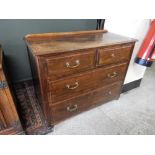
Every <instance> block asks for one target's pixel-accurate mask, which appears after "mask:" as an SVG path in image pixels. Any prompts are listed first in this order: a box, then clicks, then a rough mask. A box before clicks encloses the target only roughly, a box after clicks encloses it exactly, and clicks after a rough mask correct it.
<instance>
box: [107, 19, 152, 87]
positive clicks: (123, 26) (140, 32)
mask: <svg viewBox="0 0 155 155" xmlns="http://www.w3.org/2000/svg"><path fill="white" fill-rule="evenodd" d="M149 26H150V20H149V19H138V20H136V19H117V20H106V24H105V29H107V30H108V31H110V32H114V33H117V34H120V35H124V36H128V37H131V38H135V39H138V41H137V43H136V45H135V48H134V51H133V55H132V58H131V62H130V65H129V69H128V72H127V75H126V78H125V82H124V83H125V84H126V83H130V82H132V81H135V80H138V79H141V78H143V76H144V73H145V70H146V67H144V66H140V65H138V64H136V63H134V60H135V57H136V55H137V53H138V51H139V48H140V46H141V44H142V42H143V40H144V37H145V35H146V33H147V32H148V28H149Z"/></svg>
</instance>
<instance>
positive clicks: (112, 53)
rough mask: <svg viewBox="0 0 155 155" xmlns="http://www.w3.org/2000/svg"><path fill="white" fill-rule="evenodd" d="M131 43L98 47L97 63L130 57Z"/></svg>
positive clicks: (118, 60)
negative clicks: (111, 46)
mask: <svg viewBox="0 0 155 155" xmlns="http://www.w3.org/2000/svg"><path fill="white" fill-rule="evenodd" d="M131 49H132V45H124V46H121V47H113V48H99V49H98V63H97V65H99V66H100V65H109V64H115V63H118V62H122V61H128V60H129V59H130V53H131Z"/></svg>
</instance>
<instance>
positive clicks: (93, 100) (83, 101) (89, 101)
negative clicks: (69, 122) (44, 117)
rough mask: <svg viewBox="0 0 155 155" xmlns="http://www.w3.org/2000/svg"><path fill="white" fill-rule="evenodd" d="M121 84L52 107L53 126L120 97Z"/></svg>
mask: <svg viewBox="0 0 155 155" xmlns="http://www.w3.org/2000/svg"><path fill="white" fill-rule="evenodd" d="M121 84H122V83H121V82H117V83H114V84H112V85H108V86H106V87H104V88H100V89H97V90H94V91H92V92H90V93H87V94H81V96H79V97H77V98H74V99H71V100H67V101H64V102H61V103H59V104H56V105H52V106H50V107H51V108H50V111H51V116H52V124H56V123H58V122H60V121H63V120H65V119H66V118H69V117H71V116H74V115H76V114H78V113H80V112H82V111H85V110H87V109H90V108H92V107H94V106H97V105H100V104H103V103H104V102H107V101H110V100H112V99H116V98H118V97H119V94H120V90H121Z"/></svg>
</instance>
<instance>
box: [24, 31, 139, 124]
mask: <svg viewBox="0 0 155 155" xmlns="http://www.w3.org/2000/svg"><path fill="white" fill-rule="evenodd" d="M25 41H26V44H27V49H28V53H29V58H30V63H31V68H32V73H33V78H34V85H35V88H36V93H37V96H38V99H39V101H40V104H41V107H42V109H43V112H44V114H45V116H46V118H47V121H48V123H49V126H50V125H55V124H57V123H58V122H60V121H63V120H65V119H67V118H69V117H71V116H74V115H76V114H78V113H81V112H83V111H85V110H88V109H90V108H93V107H95V106H98V105H100V104H103V103H106V102H108V101H110V100H114V99H118V98H119V96H120V92H121V89H122V85H123V82H124V79H125V75H126V72H127V68H128V65H129V62H130V58H131V55H132V51H133V48H134V45H135V41H136V40H135V39H131V38H127V37H123V36H120V35H116V34H113V33H109V32H107V31H105V30H94V31H81V32H64V33H45V34H29V35H27V36H25Z"/></svg>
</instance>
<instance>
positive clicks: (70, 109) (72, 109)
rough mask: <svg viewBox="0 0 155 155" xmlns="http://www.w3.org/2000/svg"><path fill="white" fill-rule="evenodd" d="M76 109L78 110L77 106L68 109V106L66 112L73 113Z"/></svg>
mask: <svg viewBox="0 0 155 155" xmlns="http://www.w3.org/2000/svg"><path fill="white" fill-rule="evenodd" d="M77 108H78V106H77V104H74V106H73V107H69V106H68V107H67V111H69V112H73V111H75V110H77Z"/></svg>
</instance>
